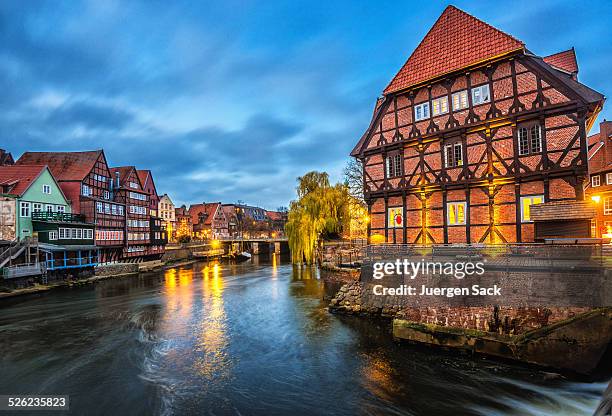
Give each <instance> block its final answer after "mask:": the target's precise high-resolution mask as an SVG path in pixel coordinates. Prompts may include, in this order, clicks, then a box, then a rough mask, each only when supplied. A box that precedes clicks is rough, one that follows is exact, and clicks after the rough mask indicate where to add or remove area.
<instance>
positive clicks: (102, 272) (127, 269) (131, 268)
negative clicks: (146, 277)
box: [95, 263, 138, 277]
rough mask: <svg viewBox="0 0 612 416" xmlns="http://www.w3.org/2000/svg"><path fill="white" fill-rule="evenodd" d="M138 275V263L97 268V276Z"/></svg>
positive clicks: (107, 265) (105, 265)
mask: <svg viewBox="0 0 612 416" xmlns="http://www.w3.org/2000/svg"><path fill="white" fill-rule="evenodd" d="M132 273H138V264H137V263H114V264H104V265H100V266H96V268H95V275H96V276H99V277H102V276H117V275H124V274H132Z"/></svg>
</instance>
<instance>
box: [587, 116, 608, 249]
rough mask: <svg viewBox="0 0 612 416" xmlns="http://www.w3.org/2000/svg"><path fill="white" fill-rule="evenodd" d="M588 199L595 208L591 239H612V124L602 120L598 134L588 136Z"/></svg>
mask: <svg viewBox="0 0 612 416" xmlns="http://www.w3.org/2000/svg"><path fill="white" fill-rule="evenodd" d="M588 143H589V181H588V182H587V185H586V193H587V196H588V198H587V199H590V200H591V201H592V203H593V204H594V205H595V206H596V207H597V216H596V217H595V218H594V219H593V220H592V222H591V228H592V230H593V231H592V234H593V237H604V238H612V122H611V121H606V120H604V121H603V122H601V124H600V125H599V133H597V134H594V135H592V136H589V139H588Z"/></svg>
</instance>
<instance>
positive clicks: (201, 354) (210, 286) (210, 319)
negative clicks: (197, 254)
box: [194, 263, 229, 380]
mask: <svg viewBox="0 0 612 416" xmlns="http://www.w3.org/2000/svg"><path fill="white" fill-rule="evenodd" d="M223 285H224V282H223V276H222V274H221V266H220V265H219V264H218V263H215V264H213V265H206V266H205V267H204V269H203V270H202V309H201V311H200V313H199V324H198V329H197V333H198V339H197V341H196V345H195V350H196V351H197V352H198V355H197V358H196V360H195V363H194V368H195V369H196V370H197V373H198V374H199V375H200V376H201V377H204V378H205V379H206V380H212V379H213V378H215V379H219V378H225V377H227V376H228V374H229V359H228V355H227V348H228V337H227V322H226V321H227V317H226V314H225V309H224V306H223Z"/></svg>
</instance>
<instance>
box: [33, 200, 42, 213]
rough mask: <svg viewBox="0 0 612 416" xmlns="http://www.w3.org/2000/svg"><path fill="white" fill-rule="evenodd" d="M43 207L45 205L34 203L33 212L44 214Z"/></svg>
mask: <svg viewBox="0 0 612 416" xmlns="http://www.w3.org/2000/svg"><path fill="white" fill-rule="evenodd" d="M42 207H43V204H41V203H40V202H33V203H32V212H42Z"/></svg>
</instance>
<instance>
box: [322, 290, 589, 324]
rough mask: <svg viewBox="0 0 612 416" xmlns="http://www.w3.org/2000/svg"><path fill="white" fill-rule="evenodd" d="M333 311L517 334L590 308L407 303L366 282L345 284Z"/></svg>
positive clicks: (334, 299)
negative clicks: (368, 286)
mask: <svg viewBox="0 0 612 416" xmlns="http://www.w3.org/2000/svg"><path fill="white" fill-rule="evenodd" d="M329 309H330V311H332V312H338V313H345V314H357V315H372V316H382V317H386V318H397V319H403V320H407V321H411V322H416V323H421V324H428V325H439V326H447V327H454V328H463V329H470V330H478V331H484V332H496V333H500V334H510V335H516V334H521V333H524V332H526V331H530V330H533V329H538V328H542V327H544V326H547V325H550V324H553V323H555V322H560V321H563V320H566V319H570V318H572V317H574V316H576V315H579V314H581V313H584V312H586V311H588V310H589V308H578V307H576V308H566V307H563V308H512V307H499V308H498V307H493V306H488V307H468V306H463V307H447V306H437V307H405V306H403V305H401V304H400V303H399V301H398V298H397V297H393V296H376V295H374V294H373V293H372V291H371V290H367V291H364V286H363V283H361V282H359V281H354V282H349V283H347V284H345V285H343V286H342V287H341V288H340V290H339V291H338V293H337V294H336V296H334V297H333V298H332V300H331V302H330V305H329Z"/></svg>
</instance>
